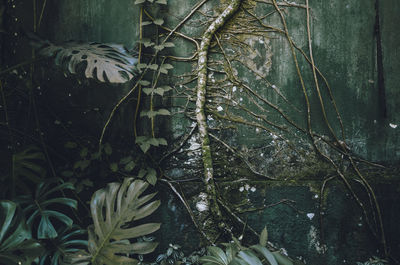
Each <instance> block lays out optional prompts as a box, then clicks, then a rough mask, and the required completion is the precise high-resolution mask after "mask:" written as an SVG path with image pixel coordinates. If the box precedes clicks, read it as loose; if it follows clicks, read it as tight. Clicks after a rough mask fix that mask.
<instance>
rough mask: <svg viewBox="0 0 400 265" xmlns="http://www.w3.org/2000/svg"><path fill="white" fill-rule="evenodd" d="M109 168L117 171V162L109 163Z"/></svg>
mask: <svg viewBox="0 0 400 265" xmlns="http://www.w3.org/2000/svg"><path fill="white" fill-rule="evenodd" d="M110 169H111V171H112V172H117V171H118V164H117V163H111V164H110Z"/></svg>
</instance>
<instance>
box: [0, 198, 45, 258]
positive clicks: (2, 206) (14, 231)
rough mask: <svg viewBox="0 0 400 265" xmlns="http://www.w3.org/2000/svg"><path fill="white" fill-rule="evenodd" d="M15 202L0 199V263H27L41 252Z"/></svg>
mask: <svg viewBox="0 0 400 265" xmlns="http://www.w3.org/2000/svg"><path fill="white" fill-rule="evenodd" d="M42 250H43V249H42V247H41V245H40V244H39V243H38V242H36V241H35V240H33V239H32V236H31V231H30V230H29V227H28V226H27V225H26V223H25V219H24V217H23V215H22V213H21V211H20V210H19V209H18V208H17V204H16V203H14V202H11V201H0V264H8V265H14V264H15V265H17V264H19V265H21V264H22V265H28V264H31V262H32V261H33V260H34V259H35V258H36V257H38V256H40V255H41V253H42Z"/></svg>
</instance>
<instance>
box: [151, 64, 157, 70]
mask: <svg viewBox="0 0 400 265" xmlns="http://www.w3.org/2000/svg"><path fill="white" fill-rule="evenodd" d="M149 69H151V70H154V71H156V70H157V69H158V65H157V64H150V65H149Z"/></svg>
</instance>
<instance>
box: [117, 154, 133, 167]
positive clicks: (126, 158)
mask: <svg viewBox="0 0 400 265" xmlns="http://www.w3.org/2000/svg"><path fill="white" fill-rule="evenodd" d="M130 161H132V157H131V156H126V157H123V158H121V160H120V161H119V163H120V164H122V165H125V164H128V163H129V162H130Z"/></svg>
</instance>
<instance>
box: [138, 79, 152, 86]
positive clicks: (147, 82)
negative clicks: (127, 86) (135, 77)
mask: <svg viewBox="0 0 400 265" xmlns="http://www.w3.org/2000/svg"><path fill="white" fill-rule="evenodd" d="M139 84H141V85H142V86H148V85H150V82H149V81H147V80H139Z"/></svg>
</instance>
